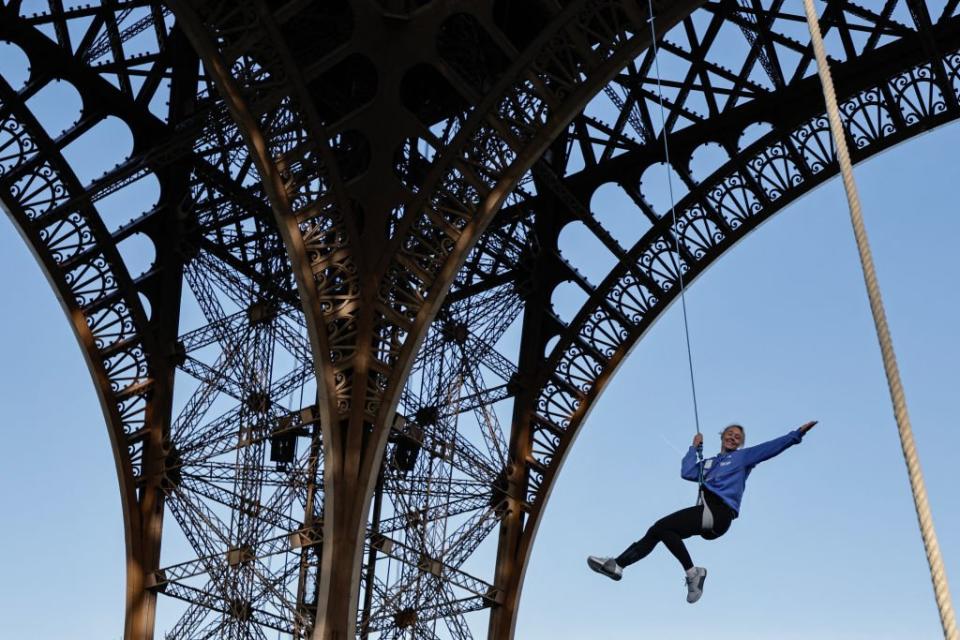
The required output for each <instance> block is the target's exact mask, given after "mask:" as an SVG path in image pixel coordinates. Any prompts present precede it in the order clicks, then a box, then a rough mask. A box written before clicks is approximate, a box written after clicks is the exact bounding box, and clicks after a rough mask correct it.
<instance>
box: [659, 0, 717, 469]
mask: <svg viewBox="0 0 960 640" xmlns="http://www.w3.org/2000/svg"><path fill="white" fill-rule="evenodd" d="M647 7H648V9H649V13H650V17H649V18H648V19H647V22H649V23H650V42H651V46H652V47H653V65H654V67H655V69H656V71H657V98H658V104H659V105H660V133H661V135H662V136H663V156H664V161H665V162H666V165H667V188H668V190H669V192H670V216H671V219H672V221H673V223H672V225H671V226H672V231H673V244H674V246H675V247H676V249H677V256H678V257H679V256H680V236H679V233H678V232H677V209H676V204H675V203H674V200H673V176H672V175H671V173H670V168H671V166H672V165H671V164H670V144H669V143H668V141H667V119H666V116H665V115H664V110H663V89H662V87H661V85H660V60H659V48H658V47H657V30H656V27H655V25H654V16H653V0H647ZM676 267H677V279H678V280H679V281H680V306H681V307H682V308H683V335H684V338H685V340H686V344H687V367H688V369H689V371H690V392H691V394H692V395H693V421H694V424H695V425H696V427H697V435H700V411H699V407H698V403H697V383H696V381H695V380H694V375H693V350H692V349H691V348H690V323H689V321H688V320H687V297H686V292H685V289H684V285H683V269H681V268H680V265H679V264H677V265H676ZM697 455H698V457H700V458H701V459H702V458H703V453H702V447H701V448H700V449H698V450H697ZM701 466H702V465H701ZM700 484H703V470H702V469H701V471H700Z"/></svg>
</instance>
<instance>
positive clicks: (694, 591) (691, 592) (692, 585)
mask: <svg viewBox="0 0 960 640" xmlns="http://www.w3.org/2000/svg"><path fill="white" fill-rule="evenodd" d="M693 571H694V573H693V575H692V576H690V575H688V576H687V602H689V603H690V604H693V603H694V602H696V601H697V600H699V599H700V596H702V595H703V582H704V580H706V579H707V570H706V569H704V568H703V567H694V568H693Z"/></svg>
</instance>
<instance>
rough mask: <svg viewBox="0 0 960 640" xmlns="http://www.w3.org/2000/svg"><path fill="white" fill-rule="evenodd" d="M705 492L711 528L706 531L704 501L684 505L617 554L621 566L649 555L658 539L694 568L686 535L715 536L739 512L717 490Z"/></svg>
mask: <svg viewBox="0 0 960 640" xmlns="http://www.w3.org/2000/svg"><path fill="white" fill-rule="evenodd" d="M703 495H704V498H705V500H706V502H707V505H709V506H710V512H711V513H712V514H713V529H712V530H711V531H703V505H697V506H695V507H688V508H686V509H681V510H680V511H676V512H674V513H671V514H670V515H668V516H665V517H663V518H660V519H659V520H657V521H656V522H655V523H653V526H652V527H650V529H649V530H648V531H647V535H645V536H643V537H642V538H640V539H639V540H637V541H636V542H634V543H633V544H632V545H630V546H629V547H627V550H626V551H624V552H623V553H621V554H620V555H619V557H617V564H618V565H620V566H621V567H626V566H629V565H631V564H633V563H634V562H636V561H637V560H641V559H642V558H645V557H647V555H648V554H649V553H650V552H651V551H653V548H654V547H655V546H657V543H658V542H662V543H663V544H664V545H665V546H666V547H667V549H669V550H670V553H672V554H673V555H674V557H676V559H677V560H679V561H680V564H682V565H683V568H684V569H685V570H689V569H691V568H692V567H693V560H691V559H690V554H689V553H688V552H687V547H686V546H685V545H684V544H683V540H684V538H689V537H690V536H695V535H699V536H701V537H702V538H704V539H706V540H714V539H716V538H719V537H720V536H722V535H723V534H725V533H726V532H727V529H729V528H730V523H731V522H733V519H734V518H736V517H737V513H736V512H735V511H734V510H733V509H731V508H730V507H728V506H727V505H726V503H724V502H723V500H721V499H720V498H719V497H717V495H716V494H714V493H712V492H711V491H708V490H707V489H704V490H703Z"/></svg>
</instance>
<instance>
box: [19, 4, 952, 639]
mask: <svg viewBox="0 0 960 640" xmlns="http://www.w3.org/2000/svg"><path fill="white" fill-rule="evenodd" d="M864 5H865V6H860V5H858V4H855V3H853V2H849V1H847V0H828V1H826V2H820V3H819V7H820V11H821V18H820V23H821V28H822V30H823V32H824V34H825V38H826V41H827V45H828V49H829V51H828V53H829V55H830V56H831V62H832V66H833V73H834V78H835V82H836V85H837V90H838V93H839V98H840V106H841V111H842V117H843V120H844V126H845V129H846V133H847V137H848V141H849V146H850V147H851V150H852V154H853V159H854V161H857V162H859V161H861V160H864V159H866V158H869V157H870V156H872V155H873V154H876V153H878V152H881V151H883V150H885V149H888V148H890V147H891V146H893V145H895V144H898V143H899V142H902V141H904V140H906V139H909V138H911V137H913V136H916V135H918V134H921V133H924V132H927V131H929V130H931V129H933V128H935V127H937V126H938V125H940V124H943V123H946V122H950V121H952V120H954V119H956V118H957V117H958V115H960V102H958V96H960V8H958V5H960V0H928V1H927V2H924V1H923V0H884V1H882V2H880V1H878V2H874V3H864ZM651 11H652V14H651ZM655 41H656V42H657V43H658V49H659V52H658V55H657V56H656V57H655V56H654V48H653V47H652V46H651V45H652V44H653V43H654V42H655ZM0 57H2V59H3V69H4V70H5V72H4V74H3V76H2V77H0V202H2V204H3V208H4V209H5V211H6V212H7V213H8V215H9V216H10V218H11V220H13V222H14V223H15V225H16V226H17V228H18V229H19V231H20V233H21V234H22V236H23V238H24V239H25V241H26V242H27V243H28V244H29V246H30V248H31V250H32V251H33V252H34V254H35V255H36V256H37V259H38V261H39V262H40V264H41V266H42V269H43V270H44V272H45V273H46V275H47V276H48V279H49V281H50V283H51V285H52V287H53V288H54V290H55V291H54V293H55V294H56V295H57V296H58V297H59V299H60V300H61V301H62V304H63V308H64V311H65V313H66V317H67V322H69V323H70V324H71V326H72V328H73V329H74V331H75V333H76V336H77V339H78V341H79V344H80V346H81V349H82V350H83V352H84V354H85V356H86V360H87V363H88V366H89V368H90V372H91V375H92V377H93V379H94V381H95V384H96V387H97V392H98V394H99V398H100V401H101V403H102V406H103V409H104V414H105V416H106V426H107V429H108V432H109V435H110V441H111V443H112V446H113V454H114V457H115V460H116V464H117V469H118V482H119V486H120V493H121V498H122V503H123V512H124V526H125V532H126V540H127V547H126V550H125V553H126V558H127V567H128V570H127V576H126V580H127V583H126V620H125V623H124V633H125V638H126V639H127V640H149V639H151V638H153V637H154V636H155V630H154V627H155V617H156V611H157V607H158V604H159V606H161V607H173V610H175V611H177V612H178V614H177V615H178V619H177V622H176V623H175V625H174V626H173V627H172V628H170V629H169V630H168V631H167V633H166V636H165V637H167V638H176V639H180V638H185V639H187V638H191V639H192V638H236V639H240V638H267V637H270V638H273V637H281V638H304V639H305V638H311V639H317V640H337V639H339V640H344V639H346V638H350V637H359V638H384V639H386V638H444V639H446V638H452V639H456V640H464V639H469V638H475V637H478V636H484V635H485V636H486V637H488V638H496V639H502V638H511V637H513V634H514V627H515V622H516V617H517V612H518V606H519V603H520V597H521V590H522V587H523V580H524V574H525V571H526V568H527V562H528V560H529V558H530V554H531V550H532V548H533V545H534V542H535V538H536V533H537V529H538V526H539V524H540V521H541V518H542V516H543V513H544V510H545V509H546V507H547V503H548V499H549V496H550V493H551V490H552V488H553V486H554V483H555V481H556V478H557V474H558V472H559V469H560V467H561V465H562V464H563V461H564V459H565V457H566V455H567V453H568V451H569V449H570V446H571V445H572V443H573V442H574V440H575V438H576V436H577V435H578V434H579V432H580V430H581V428H582V427H583V425H584V422H585V418H586V416H587V414H588V413H589V411H590V408H591V406H592V404H593V402H594V400H595V399H596V398H597V397H598V395H599V394H600V392H601V391H602V390H603V388H604V386H605V385H606V384H607V382H608V381H609V380H610V379H611V377H612V376H613V374H614V372H615V371H616V369H617V367H618V365H619V364H620V363H621V361H622V360H623V358H624V357H625V356H626V355H627V354H628V353H629V352H630V349H631V347H633V346H634V345H635V344H636V342H637V341H638V340H639V339H640V338H642V337H643V335H644V333H645V331H646V330H647V329H648V328H649V327H650V326H651V325H652V323H653V322H654V321H655V320H656V319H657V317H658V316H659V314H660V313H661V312H662V311H663V310H664V309H666V308H667V307H668V306H669V305H670V304H671V302H673V301H674V300H675V298H676V297H677V294H678V290H679V287H678V286H677V284H678V281H679V278H680V276H681V275H682V276H683V278H684V279H685V280H686V281H687V282H689V281H692V280H694V279H695V278H696V277H697V276H698V275H699V274H700V273H702V272H703V271H704V270H705V269H706V268H707V267H708V266H709V265H710V264H712V263H713V262H714V260H716V259H717V258H718V257H720V256H721V255H722V254H723V253H724V252H725V251H726V250H727V249H729V248H731V247H732V246H733V245H735V244H736V243H737V242H738V241H739V240H740V239H742V238H743V237H745V236H746V235H748V234H749V233H750V231H752V230H753V229H754V228H756V227H757V226H758V225H760V224H762V223H763V222H764V221H766V220H767V219H769V218H770V217H771V216H773V215H774V214H776V213H777V212H778V211H780V210H782V209H783V208H784V207H785V206H787V205H788V204H790V203H791V202H793V201H794V200H796V199H797V198H799V197H801V196H803V195H804V194H806V193H807V192H808V191H810V190H811V189H813V188H815V187H817V186H819V185H821V184H822V183H824V182H825V181H827V180H829V179H831V178H832V177H834V176H835V175H836V173H837V171H838V168H837V163H836V159H835V156H834V151H833V145H832V142H831V139H830V133H829V127H828V124H827V120H826V118H825V116H824V113H823V102H822V97H821V93H820V84H819V81H818V80H817V77H816V67H815V64H814V62H813V53H812V51H811V46H810V42H809V34H808V33H807V29H806V25H805V22H804V15H803V9H802V6H801V4H800V3H799V2H794V1H791V2H785V1H784V0H737V1H735V0H714V1H705V0H673V1H667V0H661V1H657V2H648V1H647V0H634V1H628V0H495V1H494V2H479V1H477V0H353V1H347V0H325V1H323V2H307V1H304V0H287V1H283V0H209V1H208V0H169V1H168V2H159V1H154V0H98V1H93V2H90V3H87V2H84V3H79V2H78V3H73V2H70V1H65V0H49V1H48V2H41V1H39V0H37V1H32V2H31V1H26V0H5V1H4V2H3V3H2V7H0ZM45 101H46V102H47V103H49V102H53V101H55V102H56V103H58V104H59V105H61V107H62V110H63V111H64V112H65V113H66V116H65V119H64V120H63V124H60V123H58V122H53V121H52V120H51V118H50V117H49V114H47V113H40V112H39V111H38V109H37V108H36V107H37V105H38V104H42V103H44V102H45ZM661 105H662V110H663V117H662V118H661ZM71 109H72V111H71ZM67 112H69V113H67ZM54 120H55V119H54ZM665 138H666V139H667V140H668V142H669V149H670V157H669V159H668V158H667V157H666V156H665V153H664V139H665ZM80 142H83V143H84V144H87V146H88V147H90V145H94V146H97V147H98V148H99V149H100V150H101V153H100V154H98V155H102V156H103V157H104V158H109V159H110V164H109V165H106V166H103V167H98V168H97V170H96V172H93V173H91V166H88V164H89V163H88V161H87V160H84V159H83V158H80V157H78V156H77V154H76V153H74V152H73V149H75V148H76V147H73V146H72V145H74V144H75V143H80ZM94 164H95V163H94ZM704 167H706V168H704ZM663 172H669V173H670V174H671V175H672V176H673V181H674V185H675V196H676V203H675V207H674V209H675V212H676V216H677V223H676V224H675V225H674V224H673V221H672V220H671V216H670V215H668V214H669V213H670V211H669V209H670V206H669V205H665V204H664V203H663V202H662V198H658V197H657V195H656V187H655V186H654V185H653V183H654V182H655V181H656V180H657V178H653V177H651V176H659V175H661V174H662V173H663ZM611 190H612V191H614V192H616V193H617V194H619V196H620V201H621V202H624V203H629V206H626V207H625V209H627V210H626V211H616V212H611V211H608V210H603V209H604V207H603V206H601V205H598V204H597V203H598V202H601V201H600V200H598V199H596V198H595V195H596V194H597V193H598V192H601V191H605V192H608V193H609V192H611ZM612 220H620V221H621V222H622V221H624V220H625V221H626V222H625V223H623V224H613V223H612V222H611V221H612ZM625 229H626V231H625ZM567 230H574V231H575V232H576V233H578V234H581V235H580V236H579V237H585V238H590V240H591V242H593V243H594V245H595V246H597V247H599V248H601V250H602V252H603V260H607V261H608V262H609V263H610V264H611V265H612V266H611V267H610V269H609V270H608V273H607V274H606V275H605V276H604V277H602V278H593V279H591V278H588V277H587V276H585V275H583V274H584V273H585V272H587V271H588V269H585V268H584V265H582V264H578V263H577V259H576V258H574V257H572V256H570V255H567V254H565V253H564V252H563V251H561V249H560V245H559V244H558V239H559V238H560V235H561V233H562V232H565V231H567ZM145 256H148V257H145ZM598 259H599V256H598ZM144 262H146V263H147V264H146V266H145V267H141V266H139V265H142V264H143V263H144ZM561 290H564V291H573V292H574V294H575V296H577V299H578V300H579V301H580V302H579V306H578V309H577V310H576V311H575V312H570V313H561V312H560V311H558V310H557V308H556V306H555V304H554V303H555V301H556V295H557V292H558V291H561ZM161 550H162V551H163V553H161Z"/></svg>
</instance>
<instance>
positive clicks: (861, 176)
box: [0, 125, 960, 640]
mask: <svg viewBox="0 0 960 640" xmlns="http://www.w3.org/2000/svg"><path fill="white" fill-rule="evenodd" d="M958 145H960V128H958V127H957V126H953V125H952V126H949V127H946V128H942V129H940V130H938V131H936V132H934V133H933V134H930V135H927V136H925V137H923V138H921V139H919V140H915V141H912V142H909V143H907V144H904V145H901V146H900V147H898V148H896V149H894V150H892V151H889V152H887V153H886V154H884V155H883V156H881V157H879V158H876V159H874V160H872V161H870V162H869V163H867V164H865V165H862V166H861V167H859V168H858V170H857V178H858V180H859V182H860V187H861V192H862V197H863V201H864V209H865V212H866V217H867V223H868V227H869V230H870V233H871V240H872V242H873V248H874V253H875V259H876V262H877V265H878V270H879V276H880V280H881V284H882V287H883V292H884V295H885V301H886V304H887V312H888V316H889V320H890V324H891V328H892V331H893V336H894V340H895V343H896V347H897V354H898V356H899V361H900V366H901V371H902V375H903V379H904V383H905V386H906V390H907V395H908V400H909V403H910V409H911V414H912V418H913V424H914V429H915V434H916V440H917V444H918V447H919V450H920V454H921V458H922V461H923V465H924V471H925V474H926V479H927V485H928V489H929V495H930V501H931V504H932V507H933V510H934V515H935V519H936V524H937V529H938V533H939V536H940V544H941V548H942V551H943V554H944V557H945V559H946V563H947V570H948V574H949V576H950V577H952V578H953V580H954V584H953V587H954V592H955V593H957V592H958V591H960V498H958V496H957V494H956V492H955V488H956V486H957V482H956V478H955V477H953V476H954V475H955V468H956V463H955V462H954V458H955V440H956V439H955V434H956V433H957V429H956V424H955V423H956V422H957V417H956V410H955V407H954V405H953V400H954V398H955V397H956V395H957V388H958V386H960V365H958V362H960V339H958V332H957V318H958V316H960V313H958V311H960V309H958V306H960V305H958V301H960V295H958V293H957V291H956V287H955V283H956V282H957V281H958V280H960V262H958V261H957V260H956V259H955V256H956V246H955V239H956V238H960V211H958V207H957V192H956V188H955V185H956V182H957V176H958V162H957V158H956V155H955V150H956V149H957V148H958ZM845 207H846V205H845V201H844V199H843V194H842V190H841V189H840V186H839V184H838V183H836V182H833V183H830V184H829V185H827V186H825V187H823V188H821V189H819V190H817V191H816V192H814V193H813V194H811V195H809V196H808V197H806V198H804V199H803V200H801V201H800V202H798V203H796V204H794V205H793V206H791V207H790V208H788V209H787V210H786V211H785V212H783V213H781V214H779V215H778V216H777V217H776V218H774V219H773V220H772V221H770V222H769V223H767V224H766V225H764V226H763V227H762V228H761V229H759V230H758V231H756V232H754V233H753V234H752V235H751V236H749V237H748V238H747V239H746V240H745V241H743V242H742V243H741V244H740V245H738V246H737V247H736V248H735V249H734V250H733V251H732V252H730V253H729V254H728V255H727V256H725V257H724V258H722V259H721V260H720V261H719V262H718V263H717V264H716V265H715V266H714V267H712V268H711V269H710V270H709V271H708V272H707V273H706V274H705V275H704V276H703V277H702V278H700V279H699V280H698V281H697V282H696V283H695V284H694V285H693V286H692V287H691V288H690V290H689V291H688V306H689V311H690V316H691V330H692V338H693V343H694V357H695V364H696V373H697V384H698V391H699V394H700V401H701V416H702V423H703V426H704V431H705V432H706V433H707V442H708V450H709V449H710V448H714V447H715V446H716V443H717V440H718V439H717V437H716V436H715V435H714V434H715V433H716V432H717V431H718V430H719V428H720V427H721V426H722V425H724V424H726V423H729V422H732V421H737V422H740V423H742V424H744V425H745V426H746V428H747V437H748V444H749V443H757V442H760V441H762V440H764V439H767V438H772V437H775V436H778V435H781V434H783V433H785V432H786V431H787V430H789V429H792V428H794V427H796V426H798V425H799V424H801V423H803V422H805V421H806V420H809V419H817V420H819V421H820V425H819V426H818V427H816V429H814V431H813V432H811V433H810V435H809V436H808V437H807V438H806V440H805V442H804V443H803V444H802V445H800V446H798V447H795V448H793V449H791V450H789V451H787V452H786V453H785V454H783V455H782V456H781V457H779V458H776V459H775V460H772V461H770V462H767V463H765V464H763V465H762V466H760V467H759V468H758V469H757V470H756V471H755V472H754V474H753V475H752V476H751V478H750V482H749V484H748V488H747V493H746V496H745V499H744V503H743V511H742V516H741V518H740V519H738V520H737V521H735V523H734V525H733V527H732V528H731V530H730V532H729V533H728V534H727V536H725V537H724V538H722V539H720V540H718V541H715V542H709V543H708V542H704V541H700V540H695V541H692V542H691V544H690V547H691V550H692V553H693V557H694V560H695V561H696V562H697V563H698V564H702V565H705V566H706V567H708V569H709V571H710V573H709V578H708V580H707V584H706V590H705V595H704V597H703V599H702V600H701V601H700V602H699V603H697V604H696V605H695V606H690V605H688V604H687V603H686V602H685V600H684V595H685V590H684V586H683V580H682V575H681V572H680V570H679V567H678V566H677V565H676V562H675V560H673V558H672V557H671V556H669V554H668V553H667V552H666V551H665V550H663V549H657V550H656V551H655V552H654V553H653V554H652V555H651V556H650V557H649V558H647V559H646V560H644V561H643V562H641V563H640V564H637V565H635V566H634V567H631V568H630V569H629V570H628V572H627V574H626V576H625V578H624V580H623V581H622V582H619V583H613V582H610V581H607V580H605V579H603V578H601V577H599V576H597V575H595V574H592V573H590V572H589V571H588V570H587V568H586V565H585V563H584V558H585V556H586V555H587V554H615V553H618V552H620V551H621V550H622V549H623V547H625V546H626V545H627V544H628V543H629V542H631V541H632V540H634V539H636V538H638V537H640V536H641V535H642V534H643V532H644V530H645V529H646V527H647V526H648V525H649V524H650V523H651V522H652V521H653V520H655V519H656V518H658V517H660V516H662V515H664V514H666V513H668V512H670V511H673V510H675V509H677V508H679V507H682V506H686V505H688V504H690V503H691V502H692V501H693V499H694V486H693V485H692V484H689V483H685V482H683V481H681V480H680V479H679V473H678V469H679V458H680V454H681V452H682V451H683V450H685V449H686V446H687V445H688V444H689V441H690V439H691V438H692V436H693V433H694V427H693V423H692V409H691V404H690V395H689V387H688V382H687V371H686V361H685V352H684V346H683V337H682V320H681V316H680V307H679V305H675V306H674V307H672V308H671V309H670V310H669V311H668V312H667V313H666V314H665V315H664V316H663V317H662V319H661V320H660V321H659V322H658V323H657V324H656V325H655V326H654V327H653V329H652V330H651V331H650V332H649V334H648V336H647V337H646V338H645V339H644V340H643V341H642V342H641V343H640V344H639V346H637V348H636V349H635V350H634V352H633V354H632V355H631V357H630V358H629V359H628V361H627V362H626V363H625V365H624V366H623V367H622V368H621V370H620V373H619V375H618V376H617V377H616V378H615V379H614V380H613V382H612V383H611V384H610V386H609V388H608V389H607V391H606V393H605V394H604V395H603V397H602V398H601V399H600V401H599V403H598V404H597V406H596V408H595V410H594V411H593V413H592V414H591V417H590V420H589V422H588V424H587V425H586V427H585V428H584V430H583V432H582V433H581V436H580V438H579V440H578V443H577V445H576V446H575V447H574V448H573V450H572V453H571V455H570V457H569V460H568V462H567V464H566V466H565V468H564V470H563V473H562V474H561V476H560V480H559V483H558V485H557V487H556V489H555V490H554V492H553V498H552V502H551V504H550V507H549V508H548V510H547V513H546V517H545V518H544V521H543V524H542V526H541V529H540V534H539V538H538V543H537V546H536V549H535V552H534V557H533V560H532V562H531V565H530V568H529V571H528V578H527V583H526V589H525V592H524V599H523V604H522V607H521V614H520V620H519V625H518V632H517V637H518V638H521V639H523V640H527V639H535V640H548V639H557V640H566V639H570V640H573V639H580V638H603V639H608V640H620V639H627V638H641V637H645V638H657V639H660V640H671V639H673V638H677V639H679V638H689V637H691V635H692V634H699V635H703V634H709V637H711V638H712V639H714V640H723V639H726V638H737V639H740V640H742V639H769V638H777V639H780V640H789V639H792V638H798V639H799V638H814V637H815V638H819V639H825V640H841V639H842V640H853V639H867V638H869V639H871V640H881V639H916V638H936V637H938V635H939V633H940V631H939V621H938V618H937V614H936V609H935V607H934V603H933V595H932V589H931V587H930V583H929V578H928V575H927V568H926V563H925V559H924V555H923V549H922V545H921V542H920V537H919V534H918V532H917V527H916V519H915V516H914V512H913V506H912V502H911V499H910V493H909V488H908V485H907V480H906V474H905V470H904V464H903V461H902V459H901V455H900V448H899V442H898V439H897V435H896V427H895V424H894V421H893V418H892V415H891V411H890V403H889V399H888V396H887V390H886V386H885V382H884V378H883V372H882V369H881V363H880V357H879V351H878V349H877V346H876V339H875V337H874V334H873V326H872V322H871V319H870V315H869V309H868V307H867V302H866V296H865V293H864V291H863V284H862V279H861V275H860V270H859V264H858V262H857V256H856V250H855V247H854V244H853V239H852V234H851V232H850V229H849V222H848V220H847V213H846V209H845ZM132 213H133V212H131V215H132ZM0 268H2V269H3V272H4V273H5V274H7V275H6V277H5V278H4V279H3V281H2V284H0V295H2V296H3V297H4V299H6V300H7V301H8V304H7V309H8V311H7V313H5V314H3V315H2V316H0V323H2V331H3V335H4V336H6V339H5V340H4V341H3V342H2V347H0V348H2V351H0V355H2V361H3V362H4V363H5V367H4V368H3V371H2V381H3V385H2V387H3V390H4V392H3V398H4V404H5V408H6V419H5V420H4V422H3V427H2V433H3V451H4V452H5V455H4V456H3V462H2V466H0V513H2V514H3V526H2V527H0V548H2V549H4V551H5V553H4V560H3V569H2V571H0V577H2V594H3V597H2V598H0V638H26V637H43V638H58V639H59V638H77V639H88V638H89V639H100V638H119V637H120V635H121V630H122V622H121V620H122V615H123V538H122V520H121V514H120V509H119V499H118V492H117V484H116V476H115V472H114V466H113V460H112V456H111V453H110V447H109V443H108V439H107V433H106V429H105V428H104V425H103V419H102V415H101V412H100V408H99V406H98V403H97V401H96V398H95V395H94V393H93V387H92V384H91V382H90V377H89V374H88V373H87V371H86V368H85V365H84V363H83V359H82V357H81V354H80V350H79V348H78V346H77V344H76V341H75V340H74V337H73V335H72V333H71V331H70V329H69V326H68V324H67V322H66V319H65V317H64V316H63V313H62V311H61V309H60V307H59V305H58V304H57V302H56V300H55V298H54V296H53V294H52V291H51V289H50V288H49V286H48V284H47V283H46V281H45V279H44V277H43V275H42V274H41V272H40V269H39V267H38V266H37V264H36V262H35V261H34V259H33V257H32V256H31V255H30V254H29V252H28V250H27V249H26V247H25V245H24V244H23V243H22V241H21V240H20V238H19V236H18V235H17V233H16V232H15V230H14V228H13V226H12V225H11V224H10V222H9V221H8V220H7V219H6V218H4V219H3V221H2V222H0ZM955 601H956V598H955ZM65 620H68V621H70V622H69V625H68V626H65V625H64V622H63V621H65Z"/></svg>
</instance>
